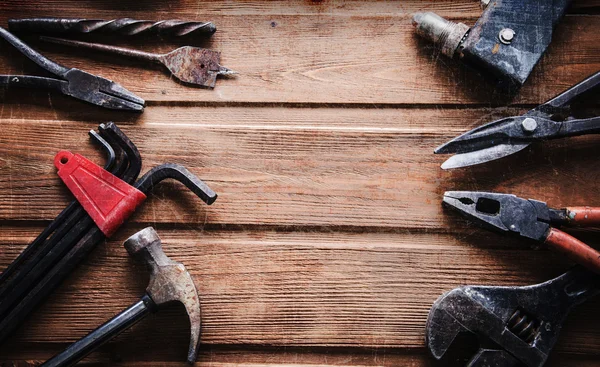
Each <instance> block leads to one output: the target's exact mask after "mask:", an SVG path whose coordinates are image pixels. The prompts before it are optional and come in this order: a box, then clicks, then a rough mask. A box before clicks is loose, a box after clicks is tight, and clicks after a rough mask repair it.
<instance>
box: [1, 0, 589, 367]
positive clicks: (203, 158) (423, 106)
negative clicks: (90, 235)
mask: <svg viewBox="0 0 600 367" xmlns="http://www.w3.org/2000/svg"><path fill="white" fill-rule="evenodd" d="M420 10H431V11H436V12H438V13H439V14H440V15H442V16H445V17H448V18H450V19H453V20H457V21H462V22H465V23H467V24H473V23H474V22H475V20H476V19H477V18H478V17H479V15H480V14H481V10H480V9H479V5H478V3H477V2H476V1H471V0H454V1H448V0H439V1H418V0H405V1H369V2H367V1H356V0H355V1H353V0H348V1H341V0H339V1H297V0H292V1H268V2H263V1H210V2H209V1H191V0H180V1H163V0H161V1H159V0H138V1H126V0H96V1H75V0H43V1H38V2H22V1H17V0H8V1H3V2H2V3H1V4H0V24H2V25H6V21H7V19H9V18H14V17H29V16H64V17H88V18H92V19H93V18H99V19H103V18H105V19H110V18H116V17H132V18H138V19H169V18H182V19H198V20H212V21H214V22H215V23H216V24H217V26H218V29H219V30H218V32H217V33H216V34H215V35H214V36H213V38H212V40H210V41H208V42H199V43H198V44H197V45H200V46H206V47H212V48H215V49H217V50H220V51H222V61H223V65H225V66H227V67H229V68H232V69H234V70H236V71H239V73H240V74H239V76H238V77H237V78H235V79H227V80H225V79H221V80H219V81H218V83H217V87H216V88H215V89H214V90H203V89H195V88H189V87H185V86H182V85H180V84H178V83H176V82H175V81H173V80H171V79H170V78H169V77H168V75H167V74H166V73H164V72H162V70H160V69H158V68H153V67H146V66H144V65H139V64H135V63H131V62H128V61H121V60H117V59H116V58H112V57H108V56H101V55H98V56H94V57H93V58H88V57H86V55H84V54H82V53H76V52H72V51H69V50H66V49H64V48H58V47H56V46H40V49H42V50H43V52H44V54H46V55H47V56H49V57H50V58H52V59H54V60H55V61H57V62H60V63H63V64H65V65H68V66H71V67H80V68H82V69H84V70H86V71H89V72H92V73H97V74H99V75H101V76H103V77H106V78H109V79H113V80H115V81H118V82H119V83H121V84H122V85H123V86H125V87H126V88H128V89H129V90H131V91H133V92H135V93H137V94H139V95H140V96H141V97H143V98H144V99H146V101H147V104H148V106H147V108H146V110H145V111H144V113H143V114H141V115H135V114H129V113H117V112H111V111H105V110H102V109H100V108H97V107H94V106H89V105H86V104H83V103H80V102H79V101H76V100H72V99H69V98H67V97H63V96H61V95H56V94H48V93H47V92H46V91H6V92H4V91H3V92H0V93H2V94H0V102H1V103H0V129H1V130H0V246H1V247H0V268H4V267H6V266H7V265H8V264H9V263H10V262H11V261H12V259H13V258H15V257H16V256H17V254H18V253H19V252H20V251H21V250H22V249H23V248H24V247H25V246H26V245H27V244H28V243H29V242H30V241H31V240H32V239H33V238H35V236H36V235H37V234H38V233H39V232H40V231H41V229H42V228H43V227H44V226H45V225H46V224H47V223H48V222H49V221H50V220H51V219H53V218H54V217H55V216H56V215H57V214H58V213H59V212H60V210H61V209H62V208H64V207H65V205H66V204H67V203H68V202H69V201H70V200H71V199H72V197H71V196H70V194H69V193H68V191H67V190H66V189H65V188H64V187H63V185H62V183H61V182H60V180H59V179H58V177H57V175H56V172H55V168H54V167H53V164H52V162H53V157H54V155H55V154H56V152H57V151H58V150H60V149H70V150H72V151H75V152H78V153H81V154H84V155H86V156H89V157H91V158H93V159H95V160H96V161H97V162H99V163H101V162H103V159H102V156H101V154H100V153H99V152H98V150H97V149H96V148H95V147H94V146H92V145H91V143H90V142H89V140H88V137H87V131H88V130H90V129H92V128H95V127H96V126H97V125H98V124H99V123H102V122H106V121H115V122H116V123H117V124H118V125H119V126H120V127H121V128H122V129H123V130H124V131H125V132H126V134H127V135H128V136H129V137H130V138H131V139H132V140H133V142H134V143H135V144H136V145H137V146H138V148H139V150H140V152H141V154H142V157H143V160H144V164H143V170H142V172H145V171H146V170H148V169H149V168H151V167H153V166H155V165H157V164H160V163H163V162H178V163H182V164H185V165H186V166H187V167H188V168H189V169H190V170H191V171H192V172H194V173H195V174H197V175H198V176H199V177H201V178H202V179H203V180H205V181H206V182H207V183H208V184H209V185H210V186H211V187H212V188H213V189H214V190H215V191H216V192H218V194H219V195H220V196H219V199H218V200H217V202H216V203H215V204H214V205H212V206H210V207H208V206H206V205H204V204H203V203H201V201H200V200H199V199H197V198H196V197H194V196H193V194H192V193H191V192H189V191H187V189H185V188H183V187H182V185H180V184H177V183H164V184H162V185H161V187H160V188H159V189H157V190H156V191H155V194H154V195H153V197H151V198H150V199H149V200H148V201H147V203H146V204H144V206H143V207H142V208H141V209H140V210H139V212H138V213H137V214H136V215H135V216H134V217H133V218H131V220H130V221H129V223H128V224H127V225H125V226H124V227H123V228H122V229H121V230H120V231H119V232H118V233H117V235H116V236H115V237H114V238H113V239H111V240H110V241H108V242H107V243H106V244H101V245H99V246H98V247H97V248H96V250H95V251H94V252H93V253H92V254H91V255H90V256H89V257H88V259H87V260H86V261H85V262H84V263H83V264H82V265H81V266H80V267H79V268H78V270H77V271H76V272H74V273H73V274H72V275H71V276H70V277H69V279H68V280H67V281H66V282H65V283H64V284H63V285H62V286H61V288H60V289H59V290H58V291H57V292H55V293H54V294H53V296H52V297H51V298H50V299H48V300H47V301H46V302H45V303H44V304H43V306H42V307H41V308H40V309H39V310H38V311H37V312H35V313H34V314H33V315H32V316H31V318H30V319H29V320H28V321H27V322H26V323H25V324H24V325H23V326H22V327H21V329H20V330H19V331H18V332H17V333H16V334H15V335H14V338H13V339H12V340H11V341H9V342H8V343H5V344H4V345H3V346H1V347H0V361H2V362H5V364H3V365H7V366H10V365H12V363H14V364H17V365H34V364H37V363H39V362H40V361H43V360H45V359H47V358H49V357H50V356H52V355H53V354H54V353H56V352H58V351H60V350H62V349H63V348H64V347H66V346H67V345H68V344H69V343H71V342H73V341H75V340H76V339H78V338H80V337H82V336H83V335H85V334H86V333H87V332H88V331H90V330H91V329H93V328H94V327H96V326H97V325H99V324H101V323H102V322H103V321H105V320H107V319H108V318H110V317H111V316H113V315H114V314H116V313H117V312H119V311H120V310H121V309H123V308H125V307H127V306H128V305H129V304H131V303H133V302H134V301H135V300H136V299H137V298H138V297H140V296H141V295H142V294H143V291H144V289H145V286H146V284H147V281H148V275H147V272H146V271H145V269H144V268H142V267H141V266H139V265H136V263H135V262H133V261H132V260H131V259H129V257H128V256H127V254H126V251H125V250H124V248H123V247H122V241H123V240H124V239H125V238H127V237H128V236H129V235H131V234H133V233H134V232H135V231H137V230H139V229H141V228H143V227H144V226H148V225H152V226H155V227H156V228H157V230H158V232H159V233H160V235H161V237H162V238H163V242H164V249H165V251H166V253H167V254H168V255H169V256H171V257H173V258H174V259H176V260H178V261H181V262H183V263H185V264H186V266H187V267H188V269H190V270H191V272H192V273H193V276H194V277H195V280H196V284H197V287H198V289H199V291H200V293H201V299H202V312H203V326H204V328H203V332H202V342H203V344H202V353H201V355H200V356H199V358H198V363H197V365H198V366H219V367H225V366H253V367H257V366H419V367H421V366H435V363H433V361H432V360H431V359H430V358H429V356H428V355H427V351H426V349H425V347H424V340H423V339H424V326H425V320H426V317H427V314H428V311H429V308H430V306H431V304H432V303H433V301H434V300H435V299H436V298H437V297H438V296H439V295H441V294H442V293H443V292H445V291H447V290H450V289H452V288H454V287H456V286H459V285H462V284H489V285H493V284H496V285H525V284H531V283H536V282H541V281H544V280H547V279H550V278H552V277H554V276H557V275H559V274H560V273H562V272H563V271H565V270H567V269H568V268H569V266H570V265H571V264H569V263H568V262H566V261H564V259H562V258H561V257H560V256H557V255H555V254H554V253H551V252H548V251H534V250H532V249H530V248H529V246H528V244H527V243H526V242H523V241H520V240H518V239H508V238H505V237H502V236H499V235H496V234H494V233H490V232H487V231H485V230H481V229H479V228H477V227H475V226H471V225H469V224H468V223H467V222H465V221H463V220H461V219H460V218H457V216H456V215H455V214H454V213H451V212H447V211H446V210H443V209H442V206H441V204H440V202H441V196H442V194H443V192H444V191H445V190H459V189H469V190H472V189H480V190H494V191H500V192H510V193H514V194H517V195H520V196H525V197H532V198H536V199H539V200H544V201H547V202H548V203H549V204H550V205H552V206H557V207H560V206H562V205H581V204H587V205H600V198H599V197H598V187H597V181H598V179H599V176H600V170H598V154H599V153H600V149H598V144H599V143H600V141H599V140H598V139H600V138H598V137H594V136H588V137H580V138H573V139H566V140H563V141H556V142H552V143H548V144H543V145H537V146H534V147H532V148H531V149H529V150H526V151H524V152H521V153H520V154H518V155H515V156H512V157H510V158H508V159H504V160H502V161H499V162H494V163H490V164H487V165H482V166H480V167H473V168H467V169H462V170H453V171H448V172H444V171H442V170H441V169H440V168H439V166H440V164H441V163H442V162H443V161H444V160H445V159H446V158H447V157H444V156H435V155H433V154H432V151H433V148H434V147H436V146H437V145H439V144H441V143H443V142H445V141H447V140H448V139H450V138H452V137H454V136H456V135H458V134H460V133H462V132H464V131H466V130H468V129H471V128H473V127H475V126H478V125H480V124H482V123H484V122H487V121H489V120H492V119H496V118H499V117H503V116H508V115H511V114H519V113H521V112H523V111H525V110H527V109H528V108H530V107H532V106H535V105H537V104H539V103H541V102H544V101H545V100H547V99H549V98H550V97H552V96H554V95H555V94H557V93H559V92H561V91H562V90H564V89H566V88H567V87H569V86H571V85H572V84H574V83H576V82H578V81H580V80H581V79H583V78H585V77H587V76H588V75H590V74H592V73H594V72H596V71H598V70H599V69H600V37H599V33H598V30H599V29H600V2H599V1H597V0H587V1H586V0H580V1H578V0H575V1H574V4H573V7H572V9H571V10H570V11H569V14H568V15H567V16H566V18H565V19H564V21H563V22H562V23H561V24H560V26H559V27H558V29H557V31H556V33H555V38H554V41H553V44H552V45H551V46H550V48H549V50H548V52H547V54H546V56H545V57H544V58H543V60H542V61H541V63H540V64H539V65H538V66H537V67H536V69H535V70H534V72H533V74H532V75H531V77H530V78H529V81H528V82H527V85H526V86H525V87H524V88H523V89H522V91H521V93H520V94H519V95H518V96H516V97H515V98H513V99H512V100H510V99H507V98H505V97H503V96H501V95H499V94H498V93H497V92H495V91H494V88H493V86H492V85H491V84H489V83H487V82H485V81H483V80H482V79H481V78H480V76H478V75H477V74H476V73H475V72H473V71H470V70H468V69H465V68H464V67H462V66H460V65H459V64H458V63H456V62H454V61H451V60H448V59H446V58H444V57H441V56H439V55H436V54H435V52H434V51H433V50H432V48H431V47H430V46H429V45H428V44H427V43H426V42H422V41H421V40H419V39H417V37H416V36H415V35H414V34H413V29H412V26H411V14H412V13H414V12H416V11H420ZM118 44H121V45H129V46H135V47H138V48H142V49H144V50H155V51H167V50H170V49H172V48H174V47H176V46H178V45H181V43H178V42H177V41H172V42H171V41H152V40H144V41H143V42H134V43H129V42H128V41H126V40H119V41H118ZM0 55H1V56H0V70H1V72H2V73H4V74H8V73H12V74H22V73H28V74H38V75H39V73H40V69H39V68H38V67H37V66H35V65H34V64H33V63H31V62H30V61H29V60H27V59H26V58H25V57H23V56H22V55H21V54H19V53H17V52H15V51H14V50H13V49H12V48H10V47H9V46H8V45H7V44H6V42H4V41H2V42H0ZM507 106H508V107H507ZM584 235H585V234H584ZM583 238H585V239H586V240H589V241H590V243H592V244H594V243H597V242H598V241H596V242H594V234H593V233H592V234H591V235H587V236H584V237H583ZM599 307H600V299H596V300H592V301H590V302H588V303H587V304H585V305H582V306H581V307H579V308H577V309H576V311H574V312H573V314H572V315H571V316H570V317H569V318H568V319H567V324H566V326H565V329H564V330H563V332H562V333H561V338H560V340H559V342H558V344H557V346H556V348H555V351H554V353H553V355H552V356H551V363H549V365H551V366H584V367H585V366H598V365H600V362H598V360H599V357H600V331H599V330H600V318H599V317H598V316H596V315H597V310H598V308H599ZM187 338H188V323H187V321H186V315H185V313H184V311H183V308H181V307H176V306H175V307H171V308H169V309H166V310H164V311H161V312H160V313H158V314H156V315H152V316H149V317H148V318H146V319H145V320H143V321H142V322H140V323H139V324H138V325H136V326H135V327H133V328H132V329H131V330H129V331H127V332H126V333H125V334H123V335H121V336H120V337H119V338H117V339H115V340H114V341H113V342H111V343H109V344H107V345H106V346H104V347H103V348H101V349H100V350H99V351H97V352H95V353H93V354H92V355H90V356H89V357H88V358H87V359H86V360H85V361H86V364H87V365H109V364H110V365H120V366H157V365H161V366H179V365H184V363H183V361H184V360H185V355H186V351H187V344H188V339H187ZM0 364H1V363H0Z"/></svg>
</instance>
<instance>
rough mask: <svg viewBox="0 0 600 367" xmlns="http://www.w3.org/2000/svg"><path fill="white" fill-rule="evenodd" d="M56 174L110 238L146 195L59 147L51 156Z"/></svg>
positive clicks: (77, 155)
mask: <svg viewBox="0 0 600 367" xmlns="http://www.w3.org/2000/svg"><path fill="white" fill-rule="evenodd" d="M54 166H55V167H56V168H58V176H59V177H60V178H61V179H62V180H63V182H64V183H65V185H67V187H68V188H69V190H71V192H72V193H73V195H74V196H75V198H76V199H77V201H79V203H80V204H81V206H82V207H83V208H84V209H85V211H86V212H87V213H88V214H89V215H90V217H91V218H92V219H93V220H94V222H95V223H96V225H97V226H98V228H100V230H101V231H102V233H104V235H105V236H106V237H110V236H111V235H112V234H113V233H114V232H115V231H116V230H117V229H118V228H119V227H120V226H121V224H123V222H125V220H126V219H127V218H129V216H131V214H133V212H134V211H135V209H136V208H137V207H138V206H139V205H140V204H141V203H142V202H143V201H144V200H145V199H146V195H145V194H144V193H143V192H141V191H140V190H138V189H136V188H135V187H133V186H131V185H129V184H128V183H127V182H125V181H123V180H121V179H120V178H118V177H117V176H115V175H113V174H112V173H110V172H108V171H107V170H105V169H104V168H102V167H100V166H98V165H97V164H95V163H94V162H92V161H90V160H89V159H87V158H85V157H83V156H81V155H79V154H73V153H71V152H69V151H66V150H61V151H60V152H58V154H56V157H54Z"/></svg>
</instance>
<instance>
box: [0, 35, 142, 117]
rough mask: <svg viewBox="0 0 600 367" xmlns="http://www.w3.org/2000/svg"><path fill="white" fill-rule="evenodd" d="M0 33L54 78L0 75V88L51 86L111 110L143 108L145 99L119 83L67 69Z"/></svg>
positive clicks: (63, 92)
mask: <svg viewBox="0 0 600 367" xmlns="http://www.w3.org/2000/svg"><path fill="white" fill-rule="evenodd" d="M0 36H1V37H2V38H4V39H5V40H7V41H8V42H9V43H10V44H11V45H13V46H14V47H15V48H16V49H17V50H19V51H20V52H21V53H22V54H23V55H25V56H27V57H28V58H29V59H30V60H31V61H33V62H35V63H36V64H38V65H39V66H40V67H42V68H43V69H45V70H46V71H48V72H49V73H51V74H53V75H55V76H57V78H47V77H40V76H33V75H0V87H27V88H45V89H53V90H56V91H58V92H61V93H62V94H65V95H68V96H71V97H74V98H77V99H80V100H82V101H86V102H89V103H92V104H95V105H97V106H101V107H105V108H109V109H113V110H131V111H142V110H143V109H144V103H145V102H144V100H143V99H141V98H140V97H138V96H136V95H135V94H133V93H131V92H130V91H128V90H127V89H125V88H123V87H122V86H121V85H119V84H117V83H115V82H113V81H111V80H108V79H104V78H101V77H99V76H96V75H93V74H90V73H86V72H85V71H82V70H79V69H75V68H73V69H69V68H67V67H64V66H62V65H59V64H57V63H55V62H54V61H52V60H50V59H48V58H46V57H44V56H43V55H42V54H40V53H39V52H37V51H35V50H34V49H32V48H31V47H29V46H28V45H26V44H25V43H23V41H21V40H20V39H18V38H17V37H15V36H14V35H13V34H11V33H10V32H8V31H7V30H6V29H4V28H2V27H0Z"/></svg>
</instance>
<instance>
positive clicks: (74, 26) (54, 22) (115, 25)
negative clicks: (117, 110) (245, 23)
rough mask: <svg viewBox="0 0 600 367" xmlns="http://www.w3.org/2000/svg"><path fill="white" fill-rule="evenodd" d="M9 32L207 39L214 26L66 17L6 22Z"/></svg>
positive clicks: (176, 21)
mask: <svg viewBox="0 0 600 367" xmlns="http://www.w3.org/2000/svg"><path fill="white" fill-rule="evenodd" d="M8 27H9V29H10V30H11V32H21V33H43V34H78V33H79V34H88V33H109V34H111V33H112V34H119V35H123V36H137V35H148V34H158V35H162V36H171V37H183V36H202V37H210V36H211V35H212V34H213V33H215V31H216V30H217V27H216V26H215V25H214V24H213V23H212V22H195V21H184V20H174V19H172V20H161V21H149V20H136V19H130V18H121V19H112V20H96V19H68V18H30V19H9V21H8Z"/></svg>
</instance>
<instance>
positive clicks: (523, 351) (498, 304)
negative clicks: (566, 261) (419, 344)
mask: <svg viewBox="0 0 600 367" xmlns="http://www.w3.org/2000/svg"><path fill="white" fill-rule="evenodd" d="M598 278H599V277H598V276H597V275H594V274H592V273H589V272H587V271H585V270H583V269H580V268H576V269H574V270H572V271H569V272H567V273H565V274H563V275H561V276H560V277H558V278H555V279H552V280H550V281H547V282H545V283H541V284H536V285H532V286H525V287H493V286H492V287H478V286H464V287H459V288H455V289H453V290H451V291H450V292H448V293H446V294H444V295H442V296H441V297H440V298H439V299H438V300H437V301H435V303H434V304H433V306H432V308H431V310H430V312H429V317H428V319H427V326H426V333H425V339H426V344H427V348H428V349H429V351H430V353H431V355H432V356H433V357H434V358H435V359H437V360H443V361H445V362H447V363H446V365H452V364H450V363H451V362H452V361H454V363H456V360H448V358H447V357H448V355H452V352H454V351H456V350H457V349H462V350H463V351H467V352H468V353H470V354H469V355H467V356H463V357H464V358H463V359H462V363H461V364H460V365H461V366H464V365H466V366H469V367H477V366H480V367H484V366H507V367H508V366H515V367H516V366H528V367H541V366H542V365H543V364H544V363H545V362H546V360H547V358H548V354H549V353H550V351H551V350H552V347H553V346H554V344H555V343H556V340H557V339H558V335H559V332H560V329H561V326H562V323H563V321H564V319H565V317H566V315H567V313H568V312H569V310H570V309H571V307H573V306H574V305H577V304H579V303H581V302H583V301H584V300H586V299H587V298H589V297H591V296H594V295H596V294H597V293H598V290H597V289H598V287H597V285H598ZM460 342H463V343H467V344H469V345H460ZM465 347H466V348H465ZM451 358H454V357H451Z"/></svg>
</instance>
